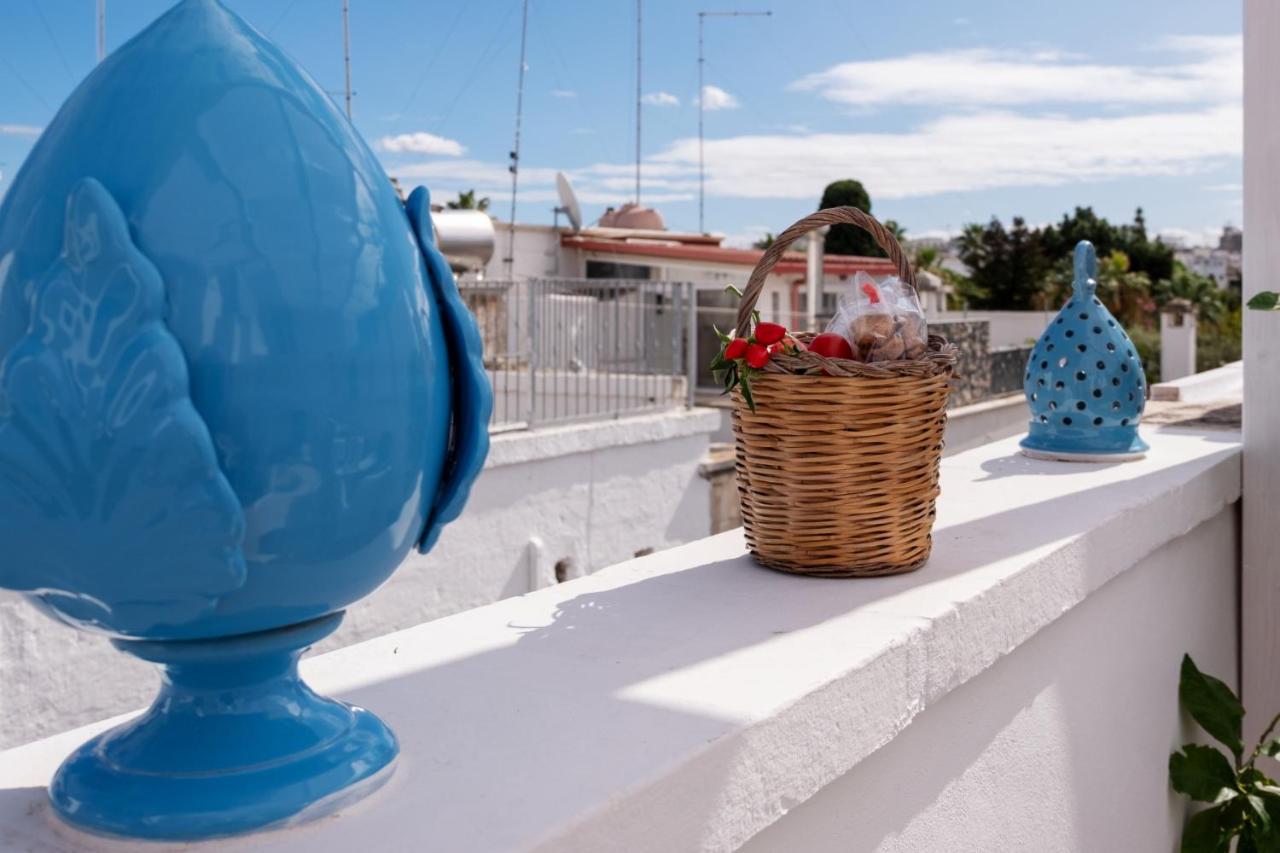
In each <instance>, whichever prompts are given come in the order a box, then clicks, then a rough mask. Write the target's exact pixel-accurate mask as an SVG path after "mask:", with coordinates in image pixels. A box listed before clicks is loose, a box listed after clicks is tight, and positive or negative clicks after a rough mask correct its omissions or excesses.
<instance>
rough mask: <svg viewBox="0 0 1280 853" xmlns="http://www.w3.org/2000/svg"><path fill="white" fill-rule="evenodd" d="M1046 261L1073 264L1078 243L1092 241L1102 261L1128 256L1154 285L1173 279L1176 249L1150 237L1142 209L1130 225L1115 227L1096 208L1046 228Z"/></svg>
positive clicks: (1077, 212) (1081, 210) (1043, 234)
mask: <svg viewBox="0 0 1280 853" xmlns="http://www.w3.org/2000/svg"><path fill="white" fill-rule="evenodd" d="M1039 240H1040V244H1041V250H1042V251H1043V252H1044V255H1045V257H1048V258H1052V259H1055V262H1056V261H1057V259H1060V258H1061V259H1066V260H1067V263H1068V264H1069V263H1070V257H1071V252H1072V251H1073V250H1074V249H1075V246H1076V243H1078V242H1080V241H1081V240H1088V241H1089V242H1090V243H1093V247H1094V248H1095V249H1097V250H1098V257H1100V258H1101V257H1105V256H1107V255H1109V254H1111V252H1112V251H1121V252H1124V253H1125V255H1126V256H1128V258H1129V264H1130V267H1131V269H1132V270H1133V271H1134V272H1141V273H1146V275H1147V277H1148V278H1149V279H1151V280H1152V281H1160V280H1161V279H1166V278H1169V277H1171V276H1172V275H1173V247H1172V246H1168V245H1165V244H1164V243H1162V242H1161V241H1159V240H1150V239H1148V237H1147V221H1146V217H1145V215H1144V214H1143V212H1142V208H1140V207H1139V208H1138V209H1137V210H1136V211H1134V216H1133V222H1132V224H1129V225H1119V226H1116V225H1112V224H1111V223H1110V222H1108V221H1107V220H1106V219H1104V218H1102V217H1100V216H1098V215H1097V214H1096V213H1094V211H1093V208H1092V207H1077V208H1076V209H1075V212H1074V213H1072V214H1070V215H1067V214H1064V215H1063V217H1062V221H1061V222H1059V223H1058V224H1056V225H1050V226H1048V227H1046V228H1044V229H1043V230H1042V231H1041V232H1040V234H1039Z"/></svg>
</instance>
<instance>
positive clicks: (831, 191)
mask: <svg viewBox="0 0 1280 853" xmlns="http://www.w3.org/2000/svg"><path fill="white" fill-rule="evenodd" d="M844 205H849V206H851V207H856V208H858V209H859V210H861V211H863V212H865V213H870V212H871V196H869V195H868V194H867V190H866V187H864V186H862V182H861V181H855V180H853V179H852V178H850V179H847V180H843V181H834V182H833V183H830V184H827V188H826V189H825V190H823V191H822V201H821V202H820V203H819V204H818V209H819V210H824V209H826V208H828V207H842V206H844ZM823 246H824V248H825V249H826V251H827V254H830V255H862V256H864V257H872V258H882V257H884V252H883V251H882V250H881V249H880V247H879V246H878V245H876V241H875V239H874V238H872V236H871V235H870V234H868V233H867V232H866V231H863V230H862V229H861V228H859V227H858V226H856V225H832V226H831V230H830V231H828V232H827V238H826V240H825V241H824V243H823Z"/></svg>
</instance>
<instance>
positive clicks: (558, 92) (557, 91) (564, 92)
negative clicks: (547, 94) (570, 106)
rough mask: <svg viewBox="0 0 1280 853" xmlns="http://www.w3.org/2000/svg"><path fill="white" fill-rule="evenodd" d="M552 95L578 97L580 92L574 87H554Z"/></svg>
mask: <svg viewBox="0 0 1280 853" xmlns="http://www.w3.org/2000/svg"><path fill="white" fill-rule="evenodd" d="M551 97H553V98H576V97H578V93H577V92H575V91H573V90H572V89H552V90H551Z"/></svg>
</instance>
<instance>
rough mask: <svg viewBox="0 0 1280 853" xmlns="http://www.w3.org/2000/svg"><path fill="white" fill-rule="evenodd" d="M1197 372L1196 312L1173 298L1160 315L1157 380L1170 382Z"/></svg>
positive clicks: (1186, 304)
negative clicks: (1158, 373) (1158, 374)
mask: <svg viewBox="0 0 1280 853" xmlns="http://www.w3.org/2000/svg"><path fill="white" fill-rule="evenodd" d="M1195 372H1196V312H1195V310H1194V309H1193V308H1192V307H1191V305H1190V304H1189V303H1186V302H1185V300H1180V299H1175V300H1173V301H1172V302H1170V303H1169V304H1168V305H1167V306H1165V308H1164V309H1163V310H1161V312H1160V379H1161V381H1163V382H1172V381H1174V380H1176V379H1181V378H1183V377H1184V376H1191V375H1193V374H1194V373H1195Z"/></svg>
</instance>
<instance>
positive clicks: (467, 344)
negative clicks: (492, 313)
mask: <svg viewBox="0 0 1280 853" xmlns="http://www.w3.org/2000/svg"><path fill="white" fill-rule="evenodd" d="M405 209H406V211H407V213H408V214H409V222H410V224H411V225H412V226H413V233H414V235H415V236H416V237H417V240H418V248H419V249H420V250H421V252H422V259H423V261H424V262H425V263H426V270H427V284H428V286H429V287H430V288H431V292H432V295H433V296H434V297H435V300H436V304H437V305H438V306H439V308H440V319H441V322H442V324H443V326H444V335H445V341H446V342H447V345H448V348H449V373H450V375H451V376H452V378H453V389H452V390H453V394H452V398H453V406H452V411H451V414H450V423H449V453H448V457H447V458H446V459H445V466H444V472H443V475H442V476H441V480H440V486H439V488H438V489H437V491H436V495H435V500H434V502H433V504H432V506H431V512H430V513H429V515H428V516H427V523H426V525H425V527H424V529H423V533H422V536H421V537H420V538H419V540H418V551H419V552H420V553H422V554H425V553H427V552H428V551H430V550H431V547H432V546H433V545H435V543H436V540H437V539H439V538H440V532H441V531H442V530H443V529H444V527H445V525H446V524H448V523H449V522H451V521H453V520H454V519H456V518H457V517H458V516H459V515H461V514H462V508H463V507H464V506H466V503H467V498H468V497H469V496H470V494H471V486H472V484H473V483H474V482H475V479H476V477H478V476H480V472H481V470H483V468H484V460H485V457H486V456H488V455H489V418H490V416H492V415H493V386H492V385H491V384H490V382H489V374H488V373H487V372H486V371H485V367H484V344H483V343H482V341H481V339H480V329H479V328H478V327H477V326H476V318H475V316H474V315H472V313H471V310H470V309H469V308H468V307H467V304H466V302H464V301H463V300H462V295H461V294H460V293H459V292H458V283H457V281H456V280H455V279H454V277H453V271H452V270H450V269H449V264H448V263H447V262H446V261H445V259H444V255H442V254H440V250H439V249H438V248H436V238H435V229H434V228H433V227H432V224H431V195H430V193H428V191H427V188H426V187H418V188H417V189H415V190H414V191H413V192H412V193H411V194H410V195H409V199H408V201H407V202H406V203H405Z"/></svg>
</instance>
